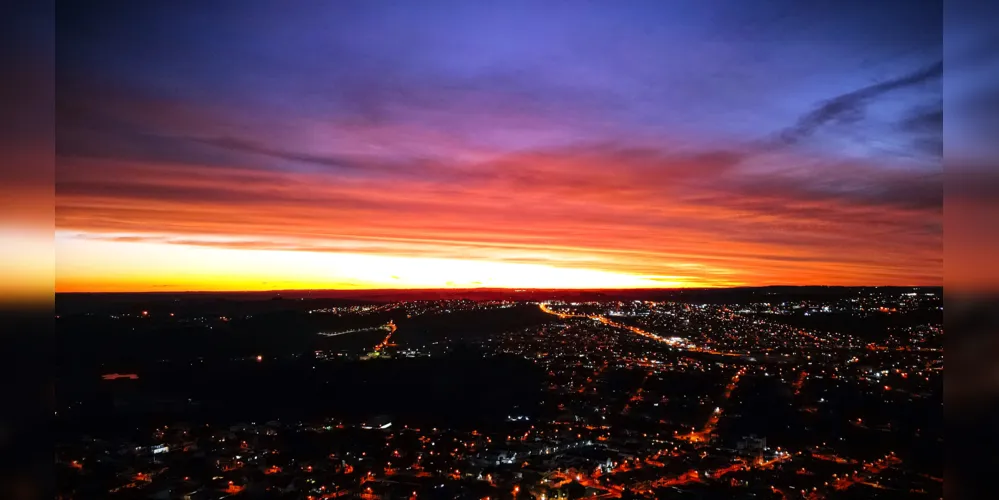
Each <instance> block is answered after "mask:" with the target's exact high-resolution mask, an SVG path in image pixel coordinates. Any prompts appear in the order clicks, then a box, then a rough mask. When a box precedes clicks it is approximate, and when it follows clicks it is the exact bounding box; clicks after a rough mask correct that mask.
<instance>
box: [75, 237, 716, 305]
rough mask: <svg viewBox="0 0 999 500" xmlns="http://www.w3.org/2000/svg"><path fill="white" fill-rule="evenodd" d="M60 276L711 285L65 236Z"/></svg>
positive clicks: (400, 284)
mask: <svg viewBox="0 0 999 500" xmlns="http://www.w3.org/2000/svg"><path fill="white" fill-rule="evenodd" d="M56 274H57V278H56V289H57V291H59V292H76V291H95V290H100V291H182V290H203V291H236V290H247V291H249V290H292V289H322V288H340V289H352V288H355V289H361V288H473V287H498V288H517V287H524V288H585V287H599V288H655V287H667V286H703V285H704V283H696V282H664V281H659V280H654V279H651V278H649V277H643V276H638V275H632V274H627V273H618V272H609V271H599V270H591V269H574V268H559V267H554V266H548V265H543V264H528V263H509V262H490V261H479V260H463V259H443V258H423V257H400V256H390V255H363V254H354V253H328V252H310V251H277V250H247V249H233V248H224V247H219V248H216V247H201V246H189V245H177V244H169V243H147V242H129V243H124V242H110V241H100V240H86V239H76V238H72V237H68V236H67V235H65V234H60V235H58V236H57V238H56Z"/></svg>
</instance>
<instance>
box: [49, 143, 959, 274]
mask: <svg viewBox="0 0 999 500" xmlns="http://www.w3.org/2000/svg"><path fill="white" fill-rule="evenodd" d="M657 161H661V162H663V163H662V165H657V166H656V168H650V166H649V165H648V164H647V162H648V160H647V159H645V158H644V157H638V158H637V159H636V158H635V157H634V155H631V156H628V155H622V154H620V153H615V152H614V151H607V152H599V153H592V154H591V153H586V154H583V153H574V152H571V151H570V152H564V153H561V156H559V155H557V154H554V153H553V154H548V155H543V154H536V153H528V154H523V155H513V156H510V157H507V158H504V159H503V160H502V161H499V160H497V161H495V164H485V165H480V166H477V167H476V168H477V169H478V170H476V171H472V170H469V169H466V168H464V167H461V166H459V165H449V166H448V165H445V166H441V167H439V168H438V167H434V169H431V170H430V171H429V172H430V173H431V174H432V175H445V174H446V175H452V176H457V177H459V178H460V181H459V182H457V183H456V184H454V185H451V186H449V185H444V184H441V183H440V182H435V181H434V179H433V178H428V179H426V180H424V179H423V178H421V177H413V178H406V179H391V178H390V179H385V178H377V177H370V178H369V177H349V176H339V175H328V174H324V173H321V172H320V173H310V172H293V171H277V170H267V169H256V168H243V167H237V166H199V165H191V164H167V163H155V162H152V163H150V162H132V161H119V160H103V159H102V160H96V159H89V158H60V160H59V163H58V165H57V168H58V173H59V175H58V177H57V180H58V182H57V191H56V228H57V232H56V276H55V283H56V291H57V292H143V291H146V292H149V291H174V292H177V291H263V290H302V289H409V288H566V289H569V288H591V289H593V288H678V287H729V286H761V285H845V286H850V285H858V286H859V285H901V286H907V285H939V284H941V283H942V278H941V275H942V257H941V255H942V238H941V236H940V234H938V233H935V232H933V231H927V230H926V229H925V228H926V227H927V226H928V225H930V224H933V223H935V222H939V221H940V219H941V216H940V213H939V210H934V209H932V208H931V209H924V208H919V207H908V206H890V205H883V204H881V205H879V204H872V203H869V202H868V201H866V200H864V199H856V200H854V199H837V198H832V197H826V198H821V197H815V196H811V195H810V194H809V193H807V192H805V191H803V190H802V191H795V190H794V189H796V188H795V186H793V185H787V182H790V181H786V182H785V185H780V184H779V183H776V182H775V183H774V184H775V185H776V186H777V187H774V188H769V187H766V186H761V187H759V188H752V189H749V188H746V187H744V186H743V185H742V184H740V183H739V182H737V181H739V176H738V175H737V174H735V173H727V174H726V177H718V174H717V172H716V171H713V170H712V169H711V168H702V167H705V166H701V165H697V164H696V163H691V162H690V161H688V162H687V163H682V162H681V163H679V164H676V165H674V164H673V163H670V161H671V160H670V159H669V158H664V159H662V160H657ZM677 161H679V160H677ZM611 164H613V165H615V169H608V168H606V165H611ZM706 167H710V165H708V166H706ZM440 171H443V172H444V173H443V174H442V173H441V172H440ZM837 173H838V174H839V173H842V175H844V179H843V180H842V182H844V183H848V182H853V181H852V180H851V179H853V178H854V177H857V178H867V177H870V176H871V175H882V176H885V175H889V174H884V173H877V172H874V171H865V170H862V169H860V170H853V171H851V170H840V171H837ZM729 178H731V179H734V180H728V179H729ZM747 179H748V180H751V179H752V178H750V177H746V178H745V179H743V180H742V181H741V182H748V181H747ZM778 180H779V179H778ZM883 182H886V183H888V182H892V179H891V178H886V179H884V180H883ZM388 186H391V189H387V187H388Z"/></svg>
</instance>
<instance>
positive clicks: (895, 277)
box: [55, 0, 960, 292]
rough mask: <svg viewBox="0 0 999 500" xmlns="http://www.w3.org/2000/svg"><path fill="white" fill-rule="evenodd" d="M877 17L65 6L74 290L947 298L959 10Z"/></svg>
mask: <svg viewBox="0 0 999 500" xmlns="http://www.w3.org/2000/svg"><path fill="white" fill-rule="evenodd" d="M870 3H871V2H849V1H848V2H841V1H808V2H800V1H791V0H780V1H772V2H757V1H730V2H722V1H704V0H700V1H693V0H691V1H685V0H684V1H666V0H653V1H647V2H640V1H620V2H618V1H606V2H598V1H583V0H580V1H541V0H530V1H503V2H485V1H483V2H479V1H457V0H456V1H391V2H390V1H367V2H348V1H337V2H242V1H241V2H186V1H174V2H159V1H137V2H136V1H132V2H117V3H109V5H113V7H111V6H109V7H101V8H99V7H95V6H92V5H89V4H87V3H85V2H81V3H80V5H79V10H76V11H74V9H72V8H69V7H67V8H60V10H59V11H58V16H59V17H58V18H57V21H58V22H59V24H58V25H57V32H56V43H57V47H56V48H57V59H56V70H57V74H56V87H57V89H58V91H57V93H56V134H57V147H56V155H57V157H56V179H55V180H56V188H55V189H56V209H55V220H56V289H57V291H64V292H66V291H181V290H280V289H296V288H313V289H315V288H399V287H402V288H408V287H414V288H428V287H480V286H481V287H525V288H526V287H544V288H564V287H571V288H600V287H643V288H644V287H678V286H732V285H769V284H801V285H804V284H825V285H940V284H942V273H943V245H942V225H943V210H942V166H941V163H942V162H941V154H942V149H941V148H942V141H943V140H944V134H943V132H942V130H941V126H942V122H943V111H942V105H941V98H942V90H941V74H942V67H943V66H942V50H943V49H942V27H941V12H940V10H939V4H938V3H936V4H937V6H936V8H934V7H933V4H934V3H935V2H919V1H885V2H874V3H877V4H878V6H877V7H872V6H870ZM924 7H925V8H924ZM70 20H72V22H70ZM959 132H960V131H959V130H955V131H954V133H955V134H957V133H959ZM950 133H951V132H950V130H948V134H950ZM947 140H948V141H950V137H949V136H948V137H947Z"/></svg>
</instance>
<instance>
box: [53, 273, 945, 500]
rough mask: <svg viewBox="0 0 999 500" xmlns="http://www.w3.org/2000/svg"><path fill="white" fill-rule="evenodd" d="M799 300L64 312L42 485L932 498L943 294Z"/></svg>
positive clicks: (937, 460) (287, 301)
mask: <svg viewBox="0 0 999 500" xmlns="http://www.w3.org/2000/svg"><path fill="white" fill-rule="evenodd" d="M763 290H766V289H763ZM802 293H804V292H801V293H798V292H793V291H786V290H782V291H780V292H776V293H774V294H773V298H772V299H768V300H767V301H766V302H761V301H744V302H738V303H735V302H727V301H726V300H727V299H729V297H728V296H725V295H723V294H722V293H718V294H716V295H717V296H716V297H715V300H706V301H705V302H702V303H692V302H689V301H680V300H675V299H674V300H670V299H668V298H666V299H663V298H654V299H652V298H650V299H648V300H640V299H635V298H625V297H621V298H618V299H613V298H605V299H604V300H592V298H580V299H576V298H552V299H547V300H530V299H528V300H514V299H511V298H506V297H504V298H495V299H491V300H469V299H450V298H449V299H440V300H399V301H394V302H386V303H377V304H376V303H372V304H345V305H336V304H328V303H327V302H330V301H328V300H323V299H314V298H309V299H305V298H302V299H298V300H295V299H293V298H283V300H273V299H272V300H261V299H254V300H249V299H247V300H239V299H228V300H220V301H218V302H217V303H215V305H213V306H211V307H208V306H205V305H204V304H201V305H198V306H196V307H195V306H194V305H188V304H185V302H184V301H177V300H168V301H164V300H160V301H159V302H156V301H155V300H153V299H148V300H149V301H150V302H149V303H148V304H145V303H142V304H137V303H113V302H109V303H108V304H107V305H106V306H105V307H104V308H102V310H99V309H95V308H92V306H91V305H88V307H91V308H92V310H90V311H81V310H75V311H74V310H71V309H72V308H68V309H70V310H68V311H67V314H63V313H60V314H59V315H58V318H57V329H58V332H59V334H60V336H61V337H60V339H61V340H62V339H63V337H71V336H73V335H79V334H81V332H82V329H86V330H87V331H96V330H92V329H94V328H96V327H98V326H99V327H100V328H101V330H100V331H102V332H106V333H100V334H92V335H98V336H107V339H106V342H110V343H114V345H112V344H105V343H104V342H105V341H104V340H102V341H100V342H95V339H94V338H91V339H90V342H89V343H91V344H94V343H96V344H98V345H99V346H100V347H98V348H97V349H99V350H101V351H102V352H101V353H94V356H93V360H94V361H95V363H94V364H90V365H84V364H79V363H77V364H76V365H73V364H72V363H69V362H67V363H66V366H67V369H66V373H65V374H64V376H65V377H66V380H65V383H64V384H63V387H65V389H63V391H62V397H61V398H60V400H59V406H58V410H57V415H56V417H57V419H58V421H59V422H60V426H61V427H62V428H63V431H62V432H60V434H59V436H60V439H59V442H58V447H57V472H58V476H57V477H58V491H59V493H60V495H61V496H62V497H63V498H87V497H105V496H106V497H108V498H192V499H194V498H198V499H200V498H230V497H231V498H308V499H319V498H338V497H343V498H367V499H390V498H392V499H394V498H407V499H413V498H475V499H482V498H491V499H502V498H525V499H526V498H534V499H556V498H593V499H597V498H775V499H820V498H903V497H904V498H910V497H913V498H942V496H943V480H942V477H943V472H942V469H943V463H942V461H943V459H942V455H943V451H942V450H943V430H942V429H943V396H942V387H943V328H942V323H941V319H942V290H941V289H905V288H898V289H896V288H891V289H878V288H859V289H849V288H847V289H837V290H836V291H834V292H830V293H827V294H825V295H824V296H822V295H819V296H812V297H809V298H800V297H795V296H794V295H796V294H798V295H801V294H802ZM553 295H558V294H557V293H555V294H553ZM659 295H662V294H659ZM744 295H746V296H747V297H748V296H759V295H760V294H758V293H754V294H744ZM813 295H814V294H813ZM703 296H707V297H711V292H710V291H708V292H706V293H705V294H703ZM69 301H70V300H69V299H67V302H69ZM140 308H141V309H140ZM168 309H169V311H168ZM209 310H213V313H212V314H213V315H212V316H208V314H207V313H208V311H209ZM236 311H241V312H238V313H237V312H236ZM248 311H249V312H248ZM277 319H280V321H281V322H282V324H284V325H285V327H284V329H283V333H282V334H280V335H274V336H273V337H274V338H278V339H280V342H278V343H270V344H269V343H267V342H261V339H260V338H259V337H258V336H257V334H256V333H255V332H257V331H259V330H260V329H262V328H267V327H269V325H272V324H273V322H274V321H276V320H277ZM844 325H851V326H850V327H849V329H843V330H840V329H839V328H841V327H843V326H844ZM119 330H127V331H128V332H134V333H131V334H132V335H144V336H145V337H144V339H143V341H142V343H141V346H144V347H146V348H148V350H146V351H145V352H139V351H136V350H134V349H135V348H137V347H139V346H140V344H139V343H136V344H134V345H133V346H131V347H129V346H125V345H122V344H120V343H118V341H119V340H120V338H119V337H117V336H116V335H117V334H116V332H117V331H119ZM195 331H196V332H201V333H204V334H208V335H218V336H221V338H222V339H225V342H226V348H225V349H221V350H217V349H213V348H212V346H211V345H190V344H188V345H181V346H177V345H174V348H172V349H165V348H164V349H158V348H156V344H157V343H158V342H163V343H164V344H175V343H176V342H183V341H184V339H185V335H191V334H192V332H195ZM69 343H70V344H72V342H71V341H70V342H69ZM202 344H210V342H207V343H206V342H204V341H203V342H202ZM81 348H82V347H81ZM68 349H73V350H72V351H70V352H65V353H62V354H63V355H65V356H67V357H69V356H70V355H71V354H74V353H75V354H79V351H78V350H77V348H75V347H68ZM61 350H62V348H61ZM76 358H77V359H80V358H81V356H76ZM95 365H96V366H95ZM84 374H91V375H92V376H91V377H90V378H87V377H86V376H85V375H84ZM98 375H101V376H98ZM108 375H113V376H111V377H108Z"/></svg>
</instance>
